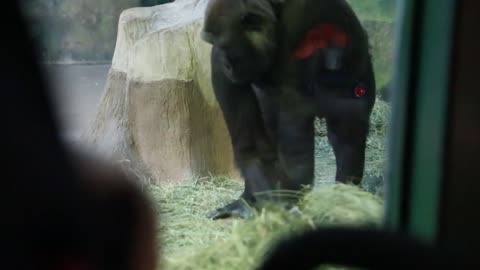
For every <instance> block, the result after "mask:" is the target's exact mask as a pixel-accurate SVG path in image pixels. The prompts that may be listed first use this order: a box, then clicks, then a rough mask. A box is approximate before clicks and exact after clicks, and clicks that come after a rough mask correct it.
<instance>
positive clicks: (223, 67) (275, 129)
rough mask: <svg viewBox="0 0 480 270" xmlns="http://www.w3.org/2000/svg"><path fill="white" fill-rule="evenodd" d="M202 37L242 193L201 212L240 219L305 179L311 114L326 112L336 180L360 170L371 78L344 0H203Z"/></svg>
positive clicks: (361, 33) (310, 155)
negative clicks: (264, 198) (262, 196)
mask: <svg viewBox="0 0 480 270" xmlns="http://www.w3.org/2000/svg"><path fill="white" fill-rule="evenodd" d="M202 38H203V39H204V40H205V41H207V42H209V43H211V44H213V48H212V54H211V65H212V82H213V87H214V91H215V95H216V98H217V100H218V102H219V104H220V107H221V109H222V111H223V114H224V118H225V121H226V124H227V127H228V130H229V133H230V136H231V141H232V145H233V150H234V157H235V161H236V163H237V166H238V167H239V169H240V171H241V173H242V174H243V177H244V179H245V190H244V192H243V194H242V196H241V200H237V201H234V202H232V203H230V204H228V205H226V206H224V207H222V208H220V209H217V210H214V211H212V212H211V213H210V214H209V217H211V218H213V219H217V218H225V217H230V216H240V217H248V216H250V214H251V212H250V211H249V210H248V209H249V208H248V207H247V206H246V205H245V204H244V202H247V203H249V204H254V203H256V202H257V201H258V200H259V199H260V196H259V194H262V193H263V194H265V193H266V192H268V191H273V190H278V189H283V190H294V191H298V190H300V189H302V188H303V187H305V186H312V184H313V174H314V127H313V122H314V118H315V116H318V117H320V118H325V119H326V122H327V129H328V138H329V141H330V143H331V145H332V146H333V150H334V153H335V157H336V164H337V172H336V181H339V182H344V183H346V182H352V183H354V184H359V183H360V181H361V178H362V177H363V170H364V155H365V143H366V137H367V133H368V127H369V118H370V113H371V110H372V107H373V105H374V102H375V81H374V74H373V68H372V63H371V56H370V53H369V44H368V37H367V34H366V32H365V30H364V29H363V27H362V26H361V24H360V22H359V20H358V18H357V17H356V15H355V14H354V12H353V10H352V9H351V8H350V6H349V5H348V4H347V2H346V1H344V0H211V1H210V3H209V5H208V7H207V10H206V16H205V22H204V27H203V31H202Z"/></svg>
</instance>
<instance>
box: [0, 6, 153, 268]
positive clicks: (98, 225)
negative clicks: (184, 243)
mask: <svg viewBox="0 0 480 270" xmlns="http://www.w3.org/2000/svg"><path fill="white" fill-rule="evenodd" d="M3 8H4V11H5V14H8V15H10V16H2V18H0V20H1V22H2V24H3V25H4V26H6V27H5V35H6V36H8V40H9V41H8V42H5V43H4V46H3V49H4V50H5V54H4V57H3V58H2V64H1V71H0V84H1V86H2V91H1V92H0V93H1V100H2V101H3V105H2V106H0V110H1V115H3V118H2V119H3V123H2V138H3V139H2V154H3V156H4V157H5V158H4V159H2V161H3V162H2V165H3V166H2V169H3V170H2V177H1V179H2V181H3V183H4V184H3V187H2V188H1V195H0V197H1V198H2V205H1V206H2V209H1V213H2V219H1V220H2V221H1V223H2V226H1V228H2V236H1V238H0V239H2V241H1V242H2V245H3V246H4V248H3V251H2V253H1V254H2V255H1V256H2V260H1V265H0V267H1V268H2V269H112V270H113V269H115V270H119V269H125V270H127V269H145V270H150V269H154V268H155V262H156V258H155V256H156V254H157V251H156V250H155V248H156V243H154V241H155V240H154V239H155V237H154V228H155V224H154V223H155V222H154V219H153V212H152V208H151V206H150V205H149V202H148V200H147V198H146V197H145V196H144V194H142V193H141V191H140V190H139V189H138V187H137V186H136V185H135V184H134V183H133V182H132V181H130V180H129V179H128V178H129V176H127V175H124V174H123V173H121V171H120V170H118V169H116V168H114V167H113V166H111V165H106V164H102V162H99V161H96V160H92V159H89V158H86V157H80V156H74V155H73V154H72V153H69V152H68V151H67V149H66V148H65V146H64V145H62V144H61V142H60V139H59V135H58V132H57V131H58V129H57V123H56V121H55V118H54V113H53V111H52V106H51V103H50V99H49V97H48V96H47V93H48V91H47V88H48V87H47V84H46V82H45V81H44V79H43V73H42V70H41V69H40V68H39V66H38V63H37V59H38V58H37V56H38V51H36V50H35V49H36V48H35V47H34V44H32V42H31V39H30V37H29V36H28V35H27V31H26V28H25V25H24V24H23V22H22V21H21V18H22V17H21V14H20V10H19V8H18V6H17V1H7V2H5V4H4V6H3Z"/></svg>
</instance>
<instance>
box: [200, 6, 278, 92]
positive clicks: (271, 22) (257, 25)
mask: <svg viewBox="0 0 480 270" xmlns="http://www.w3.org/2000/svg"><path fill="white" fill-rule="evenodd" d="M275 23H276V17H275V14H274V12H273V8H272V5H271V3H270V1H269V0H210V3H209V5H208V7H207V10H206V15H205V23H204V27H203V30H202V39H203V40H205V41H206V42H208V43H210V44H212V45H214V46H216V47H217V48H218V49H219V50H220V51H221V55H222V57H221V61H220V62H221V63H215V64H217V65H218V64H219V65H222V70H223V71H224V73H225V75H226V76H227V77H228V78H229V79H230V80H232V81H233V82H242V83H246V82H251V81H254V80H255V79H257V78H259V77H260V76H261V75H262V74H263V73H265V72H266V71H268V70H269V69H270V68H271V65H272V60H273V57H274V52H275V49H276V41H275Z"/></svg>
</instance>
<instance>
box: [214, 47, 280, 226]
mask: <svg viewBox="0 0 480 270" xmlns="http://www.w3.org/2000/svg"><path fill="white" fill-rule="evenodd" d="M216 57H218V55H217V53H216V50H215V49H214V50H213V51H212V82H213V87H214V92H215V95H216V98H217V101H218V102H219V104H220V108H221V109H222V111H223V116H224V119H225V122H226V125H227V128H228V131H229V134H230V137H231V142H232V146H233V151H234V158H235V162H236V164H237V166H238V168H239V169H240V172H241V173H242V176H243V177H244V179H245V190H244V192H243V194H242V196H241V198H240V199H239V200H236V201H234V202H232V203H229V204H227V205H226V206H224V207H222V208H219V209H216V210H213V211H211V212H210V213H209V214H208V217H209V218H212V219H219V218H228V217H243V218H248V217H250V216H251V215H252V212H251V209H250V208H249V206H248V204H252V203H255V201H256V198H255V193H258V192H263V191H268V190H271V189H272V188H274V184H273V181H275V180H277V179H281V178H283V177H284V176H283V175H282V173H281V170H279V168H278V159H277V155H276V148H275V145H274V144H273V141H272V140H271V138H270V137H269V136H268V134H267V132H266V130H265V126H264V122H263V119H262V114H261V111H260V108H259V104H258V101H257V98H256V96H255V93H254V92H253V90H252V89H251V87H250V85H246V84H243V85H242V84H235V83H232V82H231V81H230V80H229V79H228V78H227V77H226V76H225V75H224V73H223V72H222V70H221V66H220V65H219V64H215V63H218V59H217V58H216ZM247 203H248V204H247Z"/></svg>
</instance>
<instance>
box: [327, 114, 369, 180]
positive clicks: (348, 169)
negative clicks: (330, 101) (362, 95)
mask: <svg viewBox="0 0 480 270" xmlns="http://www.w3.org/2000/svg"><path fill="white" fill-rule="evenodd" d="M347 115H349V116H347ZM326 120H327V132H328V140H329V141H330V144H331V145H332V147H333V151H334V153H335V160H336V164H337V173H336V176H335V180H336V181H337V182H341V183H353V184H355V185H358V184H360V182H361V181H362V177H363V170H364V163H365V146H366V140H367V134H368V124H369V123H368V114H367V115H366V117H361V114H360V115H359V114H353V113H352V114H343V115H339V116H330V117H327V119H326Z"/></svg>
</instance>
